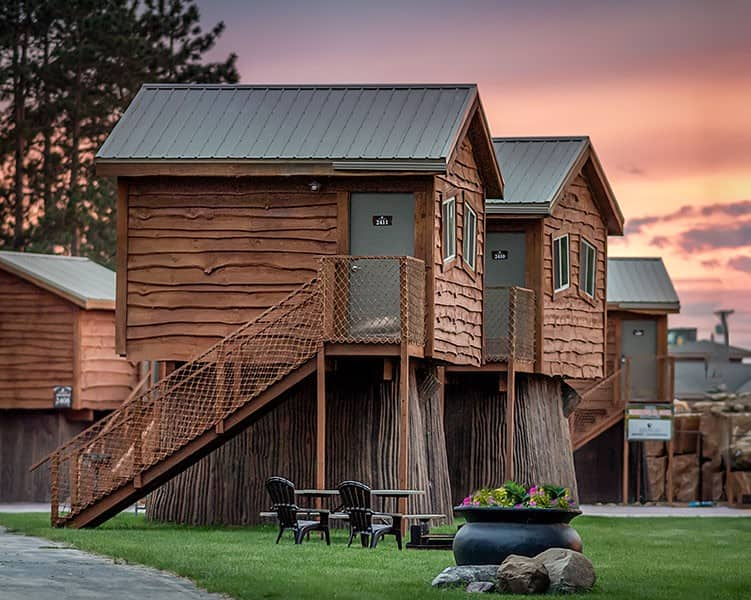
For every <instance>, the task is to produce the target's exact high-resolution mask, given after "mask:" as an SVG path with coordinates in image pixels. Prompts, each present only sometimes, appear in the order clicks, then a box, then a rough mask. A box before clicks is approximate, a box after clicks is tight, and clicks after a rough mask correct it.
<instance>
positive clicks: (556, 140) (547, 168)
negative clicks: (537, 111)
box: [487, 136, 589, 209]
mask: <svg viewBox="0 0 751 600" xmlns="http://www.w3.org/2000/svg"><path fill="white" fill-rule="evenodd" d="M588 146H589V138H588V137H586V136H570V137H520V138H516V137H515V138H493V148H494V149H495V154H496V158H497V160H498V164H499V165H500V167H501V172H502V173H503V178H504V181H505V184H506V185H505V188H504V193H503V200H500V199H493V198H489V199H488V200H487V203H488V206H493V205H494V204H495V205H499V206H503V205H506V204H527V205H533V206H539V207H540V208H541V209H546V208H548V207H549V206H550V205H551V203H552V202H553V201H554V200H555V198H556V196H557V194H558V192H559V190H560V189H561V187H562V186H563V184H564V182H565V181H566V178H567V177H568V175H569V172H570V171H571V169H572V168H573V167H574V165H575V164H576V162H577V161H578V160H579V158H580V157H581V155H582V153H583V152H584V151H585V150H586V149H587V147H588Z"/></svg>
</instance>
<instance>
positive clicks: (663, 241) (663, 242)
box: [649, 235, 670, 248]
mask: <svg viewBox="0 0 751 600" xmlns="http://www.w3.org/2000/svg"><path fill="white" fill-rule="evenodd" d="M649 244H650V246H654V247H656V248H665V247H666V246H669V245H670V239H668V238H666V237H665V236H664V235H656V236H655V237H653V238H652V240H651V241H650V242H649Z"/></svg>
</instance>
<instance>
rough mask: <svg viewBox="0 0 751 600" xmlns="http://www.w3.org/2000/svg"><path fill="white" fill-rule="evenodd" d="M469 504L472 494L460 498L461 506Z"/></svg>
mask: <svg viewBox="0 0 751 600" xmlns="http://www.w3.org/2000/svg"><path fill="white" fill-rule="evenodd" d="M469 504H472V496H467V497H466V498H465V499H464V500H462V505H463V506H467V505H469Z"/></svg>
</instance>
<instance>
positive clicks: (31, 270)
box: [0, 251, 115, 310]
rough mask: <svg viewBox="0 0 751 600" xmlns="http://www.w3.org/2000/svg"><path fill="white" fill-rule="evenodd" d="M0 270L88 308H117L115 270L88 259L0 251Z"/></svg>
mask: <svg viewBox="0 0 751 600" xmlns="http://www.w3.org/2000/svg"><path fill="white" fill-rule="evenodd" d="M0 269H4V270H6V271H8V272H10V273H13V274H14V275H17V276H19V277H22V278H23V279H26V280H27V281H30V282H31V283H34V284H35V285H38V286H39V287H42V288H44V289H46V290H48V291H50V292H52V293H54V294H57V295H58V296H61V297H63V298H65V299H66V300H69V301H71V302H73V303H74V304H76V305H78V306H80V307H82V308H85V309H105V310H114V308H115V273H114V271H111V270H110V269H108V268H107V267H103V266H102V265H99V264H97V263H95V262H94V261H92V260H89V259H88V258H84V257H80V256H59V255H56V254H35V253H32V252H9V251H0Z"/></svg>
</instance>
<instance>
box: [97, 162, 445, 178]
mask: <svg viewBox="0 0 751 600" xmlns="http://www.w3.org/2000/svg"><path fill="white" fill-rule="evenodd" d="M95 165H96V173H97V175H99V176H103V177H107V176H109V177H113V176H114V177H129V176H132V177H138V176H149V175H175V176H194V177H196V176H197V177H205V176H209V177H210V176H241V175H254V176H263V175H269V176H274V175H300V176H305V175H308V176H321V177H323V176H337V175H344V174H346V173H347V172H358V173H363V172H373V173H386V172H390V173H445V172H446V159H445V158H439V159H406V160H349V159H348V160H336V159H334V160H328V159H327V160H320V159H293V160H288V159H284V160H271V159H240V158H212V159H195V158H163V159H144V158H129V159H120V158H117V159H115V158H97V159H96V161H95Z"/></svg>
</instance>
